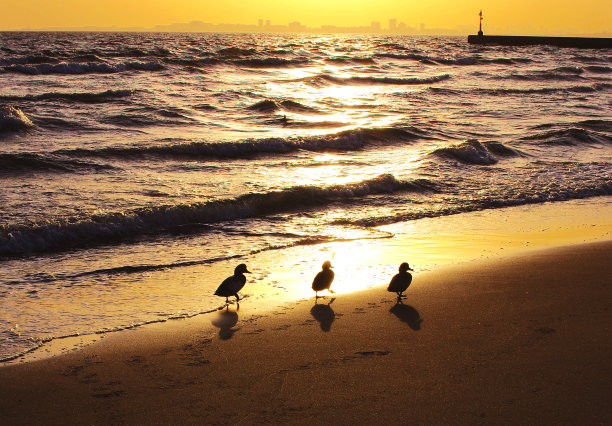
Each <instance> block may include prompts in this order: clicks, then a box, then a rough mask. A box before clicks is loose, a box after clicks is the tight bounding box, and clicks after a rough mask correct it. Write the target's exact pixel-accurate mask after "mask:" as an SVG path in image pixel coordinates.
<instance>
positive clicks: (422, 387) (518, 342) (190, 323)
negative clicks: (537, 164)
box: [0, 207, 612, 424]
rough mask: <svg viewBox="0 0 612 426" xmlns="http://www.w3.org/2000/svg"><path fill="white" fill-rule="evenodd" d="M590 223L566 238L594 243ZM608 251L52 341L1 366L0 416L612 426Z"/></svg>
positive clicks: (588, 248)
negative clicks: (400, 292)
mask: <svg viewBox="0 0 612 426" xmlns="http://www.w3.org/2000/svg"><path fill="white" fill-rule="evenodd" d="M555 208H556V207H555ZM511 216H512V215H510V216H509V219H508V220H509V221H512V220H517V221H520V220H521V218H520V214H519V215H518V216H514V219H512V217H511ZM591 219H592V218H591ZM591 219H589V218H586V217H585V222H586V223H589V220H591ZM604 222H605V221H604ZM455 223H461V222H460V219H457V218H456V219H455ZM576 226H579V225H576ZM580 226H583V228H584V232H583V233H580V232H577V230H576V229H575V228H571V229H569V228H564V229H565V235H566V237H567V236H568V235H574V236H575V235H579V236H587V237H586V238H587V239H589V240H597V238H591V237H592V236H591V235H590V234H589V233H588V232H587V228H593V227H594V225H593V226H585V225H584V224H582V225H580ZM550 228H555V227H554V226H552V225H551V226H550ZM560 228H561V227H557V228H555V229H556V231H558V230H559V229H560ZM608 228H609V224H608ZM602 229H603V230H604V232H599V235H600V238H599V239H601V236H602V235H603V237H605V236H606V235H607V232H609V231H606V230H605V229H607V228H605V229H604V228H602ZM602 229H599V231H602ZM540 234H541V237H542V240H545V239H546V238H545V234H546V232H545V231H543V230H542V231H541V232H540ZM534 235H535V234H534ZM555 235H557V236H558V233H557V234H555ZM481 237H482V241H484V240H485V238H484V237H483V235H481ZM489 237H490V241H491V242H490V244H491V245H495V243H494V241H495V239H494V238H493V237H492V236H491V235H489ZM548 237H549V238H551V239H550V241H553V242H556V241H557V240H556V239H554V238H552V235H551V234H549V235H548ZM398 238H400V240H397V239H396V240H394V239H389V240H387V241H385V242H381V241H373V242H367V244H371V246H370V248H372V249H375V248H376V247H377V246H376V244H378V245H381V244H382V245H385V244H386V245H387V247H388V246H389V245H391V246H394V247H395V246H396V245H397V244H400V243H401V244H406V242H405V241H404V242H401V237H398ZM464 238H465V239H469V238H471V239H472V240H473V241H476V242H477V241H479V240H478V239H477V237H476V236H474V235H472V236H471V237H470V236H469V235H468V236H465V235H464ZM503 238H505V236H504V237H503ZM572 238H573V237H572ZM574 239H575V238H574ZM398 241H400V242H398ZM560 241H566V242H567V241H573V240H572V239H571V238H570V239H567V238H566V239H565V240H563V239H561V240H560ZM475 244H476V245H478V246H479V247H484V246H485V243H484V242H481V243H478V242H477V243H475ZM497 244H498V245H499V243H497ZM549 245H550V244H549ZM536 246H537V244H536ZM382 247H383V246H378V248H377V249H378V250H380V252H381V253H382V252H384V250H383V248H382ZM611 253H612V240H610V238H609V237H608V238H607V240H605V238H604V241H597V242H590V243H582V244H575V243H573V244H563V245H557V246H555V247H540V248H537V249H533V248H530V247H525V244H523V245H522V247H520V245H519V244H516V250H514V251H512V252H511V254H508V255H503V256H492V257H487V258H484V259H481V260H472V261H470V262H463V263H459V264H455V265H453V264H447V265H445V266H439V267H435V268H431V270H429V271H420V272H415V279H414V282H413V285H412V286H411V287H410V288H409V289H408V292H407V298H406V299H405V300H404V302H403V303H397V302H396V298H395V297H394V295H392V294H390V293H388V292H387V291H386V287H385V286H384V285H383V283H382V282H381V283H380V284H379V285H376V286H374V287H372V288H369V289H365V290H361V291H356V292H340V293H339V294H336V295H334V296H335V297H332V295H328V296H326V297H325V298H322V299H319V300H318V301H317V302H315V300H314V297H307V298H301V299H298V300H296V301H294V302H290V303H286V304H284V305H281V306H280V307H276V308H270V307H266V308H262V307H261V306H259V305H258V303H257V300H256V299H249V298H248V297H247V299H246V300H244V301H242V302H241V303H240V305H239V306H237V305H235V304H232V305H230V306H228V307H227V309H226V310H221V311H218V312H216V313H212V314H206V315H199V316H196V317H193V318H190V319H186V320H181V321H169V322H166V323H161V324H153V325H149V326H144V327H138V328H135V329H133V330H128V331H124V332H119V333H110V334H108V335H103V336H95V338H92V339H91V340H95V342H94V343H91V344H88V345H82V347H80V348H78V349H73V350H70V351H69V352H68V353H63V354H61V355H57V356H51V357H47V358H45V357H40V356H39V358H43V359H39V360H37V355H36V354H37V353H38V355H40V354H44V352H45V350H47V351H51V353H54V351H55V352H57V353H60V352H62V348H61V347H62V346H64V351H65V349H66V347H70V345H76V344H77V343H75V342H74V341H71V342H70V341H68V340H69V339H64V340H60V341H54V342H51V343H50V344H49V345H47V347H46V348H45V347H43V348H42V349H39V350H38V351H35V352H34V353H33V354H32V357H30V358H28V359H26V360H25V362H23V360H22V362H21V363H13V364H12V365H5V366H3V367H1V368H0V382H1V383H2V386H1V388H0V412H1V413H2V417H3V423H5V424H264V423H265V424H284V423H290V424H332V423H333V424H372V423H375V422H386V423H392V424H405V423H416V424H474V423H478V424H526V423H527V424H534V423H537V424H609V423H610V422H611V421H612V412H611V410H610V408H609V399H610V395H611V394H612V386H611V385H610V377H611V376H612V374H611V373H612V367H611V365H610V358H611V355H612V344H611V340H610V335H611V334H610V331H611V330H610V329H611V325H610V324H612V321H611V317H612V310H611V309H612V305H611V303H610V301H611V300H612V298H611V296H612V288H611V287H610V282H611V277H612V270H611V266H610V265H611V264H612V263H611V260H612V258H611ZM265 256H271V254H266V255H265ZM262 259H263V257H262V258H260V259H259V260H261V261H263V260H262ZM395 268H396V267H394V269H395ZM279 276H287V271H281V272H279V273H278V274H277V276H276V278H278V277H279ZM270 279H271V278H270ZM301 279H303V278H301ZM26 358H27V357H26Z"/></svg>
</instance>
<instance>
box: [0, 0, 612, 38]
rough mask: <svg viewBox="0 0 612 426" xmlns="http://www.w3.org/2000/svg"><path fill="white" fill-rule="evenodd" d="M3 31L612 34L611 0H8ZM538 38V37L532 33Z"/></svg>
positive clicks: (1, 25)
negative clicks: (207, 28) (166, 27)
mask: <svg viewBox="0 0 612 426" xmlns="http://www.w3.org/2000/svg"><path fill="white" fill-rule="evenodd" d="M3 3H4V4H3V6H2V13H1V14H0V30H14V29H25V28H30V29H37V28H41V27H78V26H103V27H110V26H117V27H130V26H146V27H150V26H154V25H158V24H171V23H175V22H190V21H194V20H198V21H204V22H210V23H217V24H218V23H245V24H255V23H257V21H258V19H264V20H268V19H269V20H270V21H271V22H272V23H273V24H283V25H286V24H287V23H289V22H291V21H300V22H301V23H302V24H304V25H307V26H311V27H320V26H321V25H326V24H331V25H340V26H351V25H369V24H370V22H371V21H380V22H381V23H382V24H383V28H384V27H387V25H388V21H389V19H390V18H396V19H397V20H398V22H401V21H404V22H406V24H407V25H408V26H412V27H416V26H419V25H420V24H421V23H423V24H425V25H426V26H427V27H429V28H432V27H436V28H455V27H457V26H462V25H469V26H474V27H476V26H477V25H478V16H477V14H478V11H479V10H480V9H483V14H484V17H485V20H484V21H483V25H484V29H485V32H487V29H489V30H490V31H489V32H488V33H489V34H491V33H492V31H491V30H496V31H494V32H496V33H500V31H503V32H504V33H507V34H510V33H521V32H526V31H528V30H536V32H538V31H539V32H547V33H576V34H579V33H598V32H606V33H612V0H583V1H580V2H576V1H569V0H479V1H476V0H420V1H414V0H293V1H282V0H14V1H9V0H3ZM532 32H533V31H532Z"/></svg>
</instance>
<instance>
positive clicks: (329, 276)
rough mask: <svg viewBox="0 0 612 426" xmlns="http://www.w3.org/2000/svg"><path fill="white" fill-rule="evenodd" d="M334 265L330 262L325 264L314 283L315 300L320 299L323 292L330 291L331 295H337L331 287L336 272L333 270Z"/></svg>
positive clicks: (327, 261)
mask: <svg viewBox="0 0 612 426" xmlns="http://www.w3.org/2000/svg"><path fill="white" fill-rule="evenodd" d="M331 268H332V265H331V262H330V261H329V260H326V261H325V262H323V270H322V271H321V272H319V273H318V274H317V275H316V276H315V277H314V280H313V281H312V289H313V290H314V291H315V298H316V297H319V292H320V291H321V290H329V292H330V293H335V291H333V290H331V289H330V288H329V287H330V286H331V283H332V281H333V280H334V271H332V270H331Z"/></svg>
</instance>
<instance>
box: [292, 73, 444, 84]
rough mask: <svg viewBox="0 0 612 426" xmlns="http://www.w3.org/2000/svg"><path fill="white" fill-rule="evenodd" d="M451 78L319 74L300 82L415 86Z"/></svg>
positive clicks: (438, 76)
mask: <svg viewBox="0 0 612 426" xmlns="http://www.w3.org/2000/svg"><path fill="white" fill-rule="evenodd" d="M450 78H451V76H450V75H449V74H442V75H437V76H432V77H422V78H419V77H406V78H394V77H357V76H353V77H334V76H331V75H329V74H319V75H317V76H313V77H306V78H304V79H302V80H301V81H304V82H306V83H308V84H310V85H313V86H320V85H324V84H337V85H341V86H350V85H368V86H372V85H386V84H390V85H417V84H433V83H438V82H440V81H444V80H448V79H450Z"/></svg>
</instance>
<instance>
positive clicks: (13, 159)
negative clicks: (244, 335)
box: [0, 33, 612, 359]
mask: <svg viewBox="0 0 612 426" xmlns="http://www.w3.org/2000/svg"><path fill="white" fill-rule="evenodd" d="M0 105H1V106H0V181H1V184H0V221H1V222H0V265H1V268H2V274H0V305H1V310H0V359H6V358H10V357H13V356H16V355H19V354H21V353H23V352H25V351H27V350H29V349H31V348H34V347H37V346H38V345H40V343H41V342H42V341H44V340H46V339H53V338H58V337H62V336H67V335H73V334H88V333H99V332H106V331H112V330H118V329H122V328H126V327H132V326H135V325H138V324H143V323H147V322H151V321H160V320H161V321H163V320H166V319H168V318H176V317H181V316H190V315H194V314H198V313H200V312H206V311H209V310H213V309H215V308H217V307H218V306H219V304H220V303H221V302H222V300H220V299H219V298H216V297H214V296H212V293H213V291H214V289H215V288H216V286H217V285H218V283H219V278H223V277H222V276H221V277H219V276H218V275H211V276H206V275H203V274H202V273H199V271H201V270H202V268H205V267H206V268H214V267H215V265H224V266H225V265H235V264H237V263H240V262H241V261H242V260H241V259H245V258H247V257H248V256H251V255H253V254H254V253H260V252H265V251H270V250H281V249H283V248H288V247H296V246H297V247H299V246H303V245H313V244H323V243H328V242H331V241H346V240H360V239H365V238H369V239H371V238H386V237H389V233H388V232H386V231H383V230H382V229H380V228H379V226H381V225H389V224H394V223H399V222H406V221H414V220H418V219H420V218H435V217H441V216H447V215H451V214H456V213H461V212H469V211H480V210H482V211H485V210H488V209H498V208H502V207H505V206H514V205H524V204H531V203H544V202H548V201H564V200H571V199H578V198H589V197H596V196H599V195H610V194H612V177H611V173H610V162H611V160H612V114H611V111H612V51H611V50H610V49H601V50H589V49H559V48H554V47H548V46H528V47H507V46H506V47H497V46H472V45H469V44H467V42H466V39H465V38H464V37H412V36H385V35H313V34H295V35H255V34H153V33H146V34H145V33H142V34H140V33H0ZM254 266H255V265H254ZM318 267H319V265H313V273H314V272H316V269H318ZM252 269H253V267H252ZM179 271H180V273H178V272H179ZM226 272H227V273H226V274H225V275H230V274H231V273H232V268H230V269H228V270H227V271H226ZM259 278H260V280H263V285H267V284H266V282H265V279H263V278H262V277H259ZM269 285H273V284H272V283H270V284H269Z"/></svg>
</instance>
